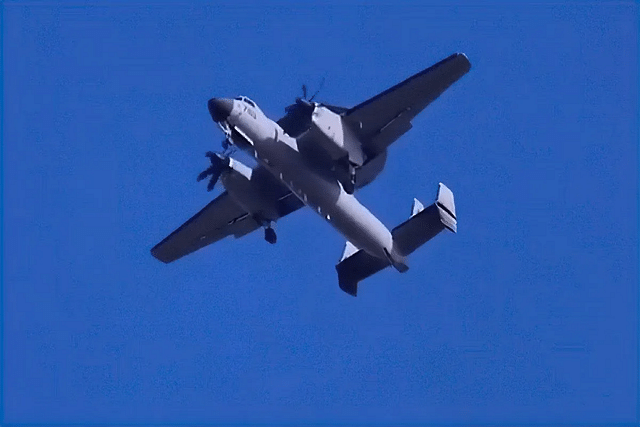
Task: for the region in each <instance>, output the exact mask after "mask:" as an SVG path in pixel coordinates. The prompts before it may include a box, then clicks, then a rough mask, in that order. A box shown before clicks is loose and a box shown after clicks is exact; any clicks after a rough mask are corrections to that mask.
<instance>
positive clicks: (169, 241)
mask: <svg viewBox="0 0 640 427" xmlns="http://www.w3.org/2000/svg"><path fill="white" fill-rule="evenodd" d="M259 227H260V225H259V224H258V223H257V222H256V221H255V220H254V219H253V218H252V217H251V216H250V215H248V214H247V212H245V211H244V209H242V208H241V207H240V206H238V205H237V204H236V203H235V202H234V201H233V200H232V199H231V197H230V196H229V193H227V192H226V191H225V192H224V193H222V194H221V195H219V196H218V197H216V198H215V199H214V200H213V201H212V202H211V203H209V204H208V205H207V206H205V207H204V208H203V209H202V210H201V211H200V212H198V213H197V214H195V215H194V216H193V217H192V218H191V219H189V220H188V221H187V222H185V223H184V224H182V225H181V226H180V227H178V229H177V230H175V231H174V232H173V233H171V234H170V235H169V236H167V237H166V238H165V239H164V240H162V241H161V242H160V243H158V244H157V245H156V246H154V247H153V249H151V254H152V255H153V256H154V257H156V258H157V259H159V260H160V261H162V262H164V263H170V262H172V261H175V260H177V259H179V258H182V257H183V256H185V255H188V254H190V253H192V252H194V251H197V250H198V249H200V248H203V247H205V246H207V245H210V244H211V243H214V242H217V241H218V240H220V239H223V238H225V237H227V236H230V235H234V236H235V237H241V236H244V235H245V234H248V233H250V232H252V231H253V230H255V229H257V228H259Z"/></svg>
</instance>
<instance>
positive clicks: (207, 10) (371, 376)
mask: <svg viewBox="0 0 640 427" xmlns="http://www.w3.org/2000/svg"><path fill="white" fill-rule="evenodd" d="M537 3H538V4H537V5H526V4H518V5H511V4H508V3H504V4H502V3H500V2H498V3H494V4H493V5H490V6H479V5H476V6H470V5H465V4H464V3H456V4H455V5H448V6H442V5H430V6H426V5H418V4H405V5H402V6H392V5H390V4H379V5H365V4H352V5H348V6H343V5H338V4H330V5H321V4H318V3H310V4H305V5H295V6H294V5H287V4H285V3H280V4H279V5H270V6H264V5H262V4H261V3H251V2H240V3H235V2H231V3H229V2H227V3H225V4H224V5H221V6H217V5H215V4H206V3H198V4H195V5H192V4H188V3H182V4H168V5H151V4H149V5H146V4H145V3H143V2H137V3H134V4H132V5H129V4H125V3H115V2H111V3H108V5H102V6H95V5H92V4H91V3H85V2H73V3H67V4H66V5H56V6H53V3H49V2H36V1H31V2H17V1H16V2H9V1H7V2H4V4H3V6H2V11H3V12H2V13H3V16H2V19H3V21H2V42H3V50H4V52H3V70H2V73H3V78H4V87H3V89H4V93H3V99H2V105H3V116H2V119H3V131H2V132H3V133H2V150H3V153H2V154H3V165H2V170H3V241H2V242H3V250H4V254H3V270H2V271H3V276H2V279H3V295H2V296H3V320H4V323H3V328H4V329H3V337H4V341H3V351H4V354H3V356H4V357H3V366H2V367H3V392H4V395H3V404H4V406H3V411H4V412H3V419H4V421H5V422H6V423H54V422H55V423H69V422H77V423H86V422H101V423H125V422H126V423H160V422H163V423H166V422H175V423H224V422H230V421H236V422H274V423H277V422H280V423H281V422H288V423H299V422H326V423H337V422H341V423H371V422H381V423H385V422H390V421H395V422H404V423H435V424H437V423H444V422H449V423H468V422H476V423H533V422H542V423H561V422H564V423H585V422H593V423H606V424H610V423H614V422H625V423H630V422H633V421H634V420H636V421H637V420H638V405H637V400H638V41H637V40H638V19H637V16H638V7H637V5H636V3H634V2H592V3H588V4H583V3H576V4H563V3H560V4H553V3H549V4H545V3H544V2H542V3H541V2H537ZM453 52H465V53H466V54H467V55H468V57H469V59H470V61H471V63H472V69H471V71H470V72H469V74H467V75H466V76H465V77H463V78H462V79H461V80H460V81H459V82H458V83H457V84H455V85H454V86H453V87H452V88H451V89H450V90H448V91H447V92H446V93H445V94H444V95H443V96H442V97H441V98H439V99H438V100H437V101H436V102H434V103H433V104H432V105H431V106H430V107H429V108H428V109H427V110H425V111H424V112H423V113H422V114H421V115H420V116H419V117H418V118H416V120H415V121H414V127H413V129H412V130H411V131H410V132H409V133H408V134H406V135H405V136H404V137H403V138H402V139H401V140H399V141H398V142H397V143H395V144H394V145H393V146H392V147H391V150H390V154H389V160H388V163H387V167H386V169H385V171H384V172H383V173H382V174H381V176H380V177H379V178H378V180H377V181H376V182H374V183H373V184H372V185H370V186H369V187H367V188H366V189H364V190H362V191H361V192H360V193H359V195H358V197H359V198H360V200H362V202H363V203H364V204H366V205H367V206H368V207H369V208H370V210H371V211H372V212H374V213H375V214H376V215H378V216H379V217H380V218H381V220H382V221H383V222H384V223H385V224H387V225H388V226H390V227H393V226H395V225H396V224H398V223H400V222H402V221H403V220H404V219H406V216H407V215H408V213H409V209H410V206H411V201H412V198H413V197H418V198H419V199H421V200H422V201H423V202H425V203H428V202H431V201H432V200H433V197H434V196H435V191H436V188H437V183H438V182H440V181H442V182H445V183H446V184H447V185H448V186H449V187H450V188H451V189H452V190H453V191H454V193H455V197H456V207H457V211H458V234H457V235H452V234H443V235H440V236H438V237H437V238H436V239H434V240H433V241H432V242H430V243H429V244H428V245H426V246H424V247H423V248H421V249H420V250H418V251H417V252H416V253H415V254H414V255H413V256H412V258H411V260H410V266H411V269H410V270H409V272H408V273H407V274H404V275H400V274H398V273H396V272H395V271H392V270H385V271H384V272H382V273H380V274H378V275H376V276H374V277H371V278H369V279H367V280H366V281H365V282H363V283H362V284H361V287H360V292H359V295H358V297H357V298H352V297H350V296H348V295H346V294H344V293H343V292H342V291H340V289H339V288H338V285H337V278H336V273H335V270H334V265H335V263H336V262H337V261H338V259H339V257H340V254H341V252H342V248H343V245H344V241H343V239H342V237H341V236H340V235H339V234H338V233H337V232H335V231H334V230H332V229H331V228H330V227H329V226H328V225H327V224H326V223H324V222H323V221H321V220H319V219H318V217H317V216H315V215H314V214H313V213H312V212H310V211H309V212H307V211H300V212H297V213H295V214H292V215H291V216H290V217H288V218H286V220H283V221H282V222H280V223H279V224H278V236H279V240H278V244H277V245H275V246H270V245H269V244H267V243H266V242H264V241H263V238H262V234H261V233H256V234H254V235H250V236H247V237H245V238H243V239H242V240H233V239H229V240H225V241H222V242H220V243H218V244H216V245H214V246H211V247H208V248H206V249H204V250H201V251H200V252H197V253H195V254H193V255H191V256H189V257H186V258H184V259H182V260H180V261H178V262H176V263H174V264H170V265H163V264H162V263H160V262H158V261H157V260H155V259H154V258H152V257H151V255H150V253H149V249H150V248H151V247H152V246H153V245H154V244H155V243H157V242H158V241H159V240H160V239H161V238H163V237H164V236H165V235H166V234H167V233H169V232H170V231H172V230H173V229H174V228H176V227H177V226H178V225H180V224H181V223H182V222H184V221H185V220H186V219H188V218H189V217H190V216H191V215H193V214H194V213H195V212H197V211H198V210H199V209H200V208H201V207H202V206H204V205H205V204H206V203H207V202H208V201H209V200H210V199H211V198H212V197H213V195H212V194H211V193H207V192H206V190H205V185H204V184H203V183H200V184H198V183H196V180H195V178H196V176H197V174H198V173H199V172H200V171H201V170H203V169H204V168H205V167H206V165H207V160H206V158H205V157H204V156H203V154H204V152H205V151H207V150H209V149H218V147H219V144H220V141H221V139H222V135H221V132H220V131H219V130H218V129H217V128H216V126H215V125H214V123H213V122H212V121H211V119H210V117H209V115H208V112H207V108H206V101H207V99H209V98H210V97H212V96H236V95H238V94H244V95H248V96H250V97H251V98H252V99H254V100H255V101H256V102H257V103H258V104H259V105H260V106H261V107H262V109H263V110H264V111H265V112H266V113H267V115H269V116H271V117H272V118H274V119H276V118H278V117H280V116H281V115H282V114H283V112H284V111H283V108H284V107H285V106H286V105H288V104H289V103H291V102H292V101H293V99H294V97H296V96H299V95H300V92H301V91H300V86H301V84H302V83H306V84H307V85H309V86H310V88H311V89H315V88H316V87H317V85H318V83H319V82H320V81H321V79H322V78H325V79H326V82H325V84H324V87H323V89H322V91H321V93H320V95H319V96H318V98H319V99H320V100H321V101H325V102H328V103H331V104H335V105H343V106H352V105H355V104H357V103H359V102H361V101H363V100H365V99H367V98H369V97H370V96H373V95H374V94H376V93H377V92H379V91H381V90H384V89H386V88H387V87H389V86H391V85H393V84H395V83H397V82H398V81H400V80H402V79H404V78H406V77H408V76H410V75H412V74H413V73H415V72H418V71H420V70H422V69H424V68H426V67H428V66H430V65H432V64H433V63H435V62H437V61H439V60H441V59H443V58H445V57H446V56H448V55H449V54H451V53H453ZM218 191H219V190H218Z"/></svg>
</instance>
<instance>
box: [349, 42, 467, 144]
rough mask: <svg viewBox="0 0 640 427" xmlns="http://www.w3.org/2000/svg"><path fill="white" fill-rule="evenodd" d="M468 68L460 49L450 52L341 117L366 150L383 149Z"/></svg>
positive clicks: (404, 130)
mask: <svg viewBox="0 0 640 427" xmlns="http://www.w3.org/2000/svg"><path fill="white" fill-rule="evenodd" d="M470 69H471V63H470V62H469V60H468V59H467V57H466V56H465V55H464V54H463V53H454V54H453V55H451V56H449V57H448V58H446V59H443V60H442V61H440V62H438V63H437V64H435V65H433V66H431V67H429V68H427V69H426V70H423V71H421V72H419V73H418V74H415V75H414V76H412V77H409V78H408V79H406V80H405V81H403V82H401V83H399V84H397V85H395V86H393V87H392V88H390V89H387V90H385V91H384V92H382V93H380V94H378V95H376V96H374V97H373V98H371V99H369V100H367V101H365V102H363V103H361V104H359V105H356V106H355V107H353V108H351V109H350V110H348V111H347V112H345V113H344V119H345V120H346V121H347V122H348V123H349V124H350V125H351V127H352V129H353V130H354V131H355V132H356V133H357V134H358V136H359V137H360V140H361V141H362V143H363V145H364V147H365V150H366V151H368V152H369V153H370V154H374V155H375V154H378V153H380V152H382V151H384V150H385V149H386V148H387V147H388V146H389V145H390V144H391V143H393V142H394V141H395V140H396V139H398V138H399V137H400V136H402V135H403V134H404V133H405V132H407V131H408V130H409V129H411V120H412V119H413V118H414V117H415V116H416V115H417V114H418V113H420V111H422V110H423V109H424V108H425V107H426V106H427V105H429V104H430V103H431V102H433V101H434V100H435V99H436V98H437V97H438V96H440V95H441V94H442V93H443V92H444V91H445V90H446V89H447V88H448V87H449V86H451V85H452V84H453V83H455V82H456V81H457V80H458V79H459V78H460V77H462V76H463V75H465V74H466V73H467V72H468V71H469V70H470Z"/></svg>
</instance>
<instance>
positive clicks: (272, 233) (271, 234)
mask: <svg viewBox="0 0 640 427" xmlns="http://www.w3.org/2000/svg"><path fill="white" fill-rule="evenodd" d="M264 240H266V241H267V242H269V243H271V244H272V245H273V244H274V243H275V242H276V241H277V240H278V236H276V230H274V229H273V228H271V227H267V228H265V229H264Z"/></svg>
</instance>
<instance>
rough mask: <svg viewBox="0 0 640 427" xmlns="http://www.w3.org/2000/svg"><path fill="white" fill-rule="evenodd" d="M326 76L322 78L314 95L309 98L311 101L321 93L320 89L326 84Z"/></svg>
mask: <svg viewBox="0 0 640 427" xmlns="http://www.w3.org/2000/svg"><path fill="white" fill-rule="evenodd" d="M324 80H325V79H324V77H323V78H322V80H321V81H320V85H319V86H318V90H317V91H316V93H314V94H313V96H312V97H311V98H309V102H311V101H313V98H315V97H316V95H317V94H319V93H320V91H321V90H322V86H324Z"/></svg>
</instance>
